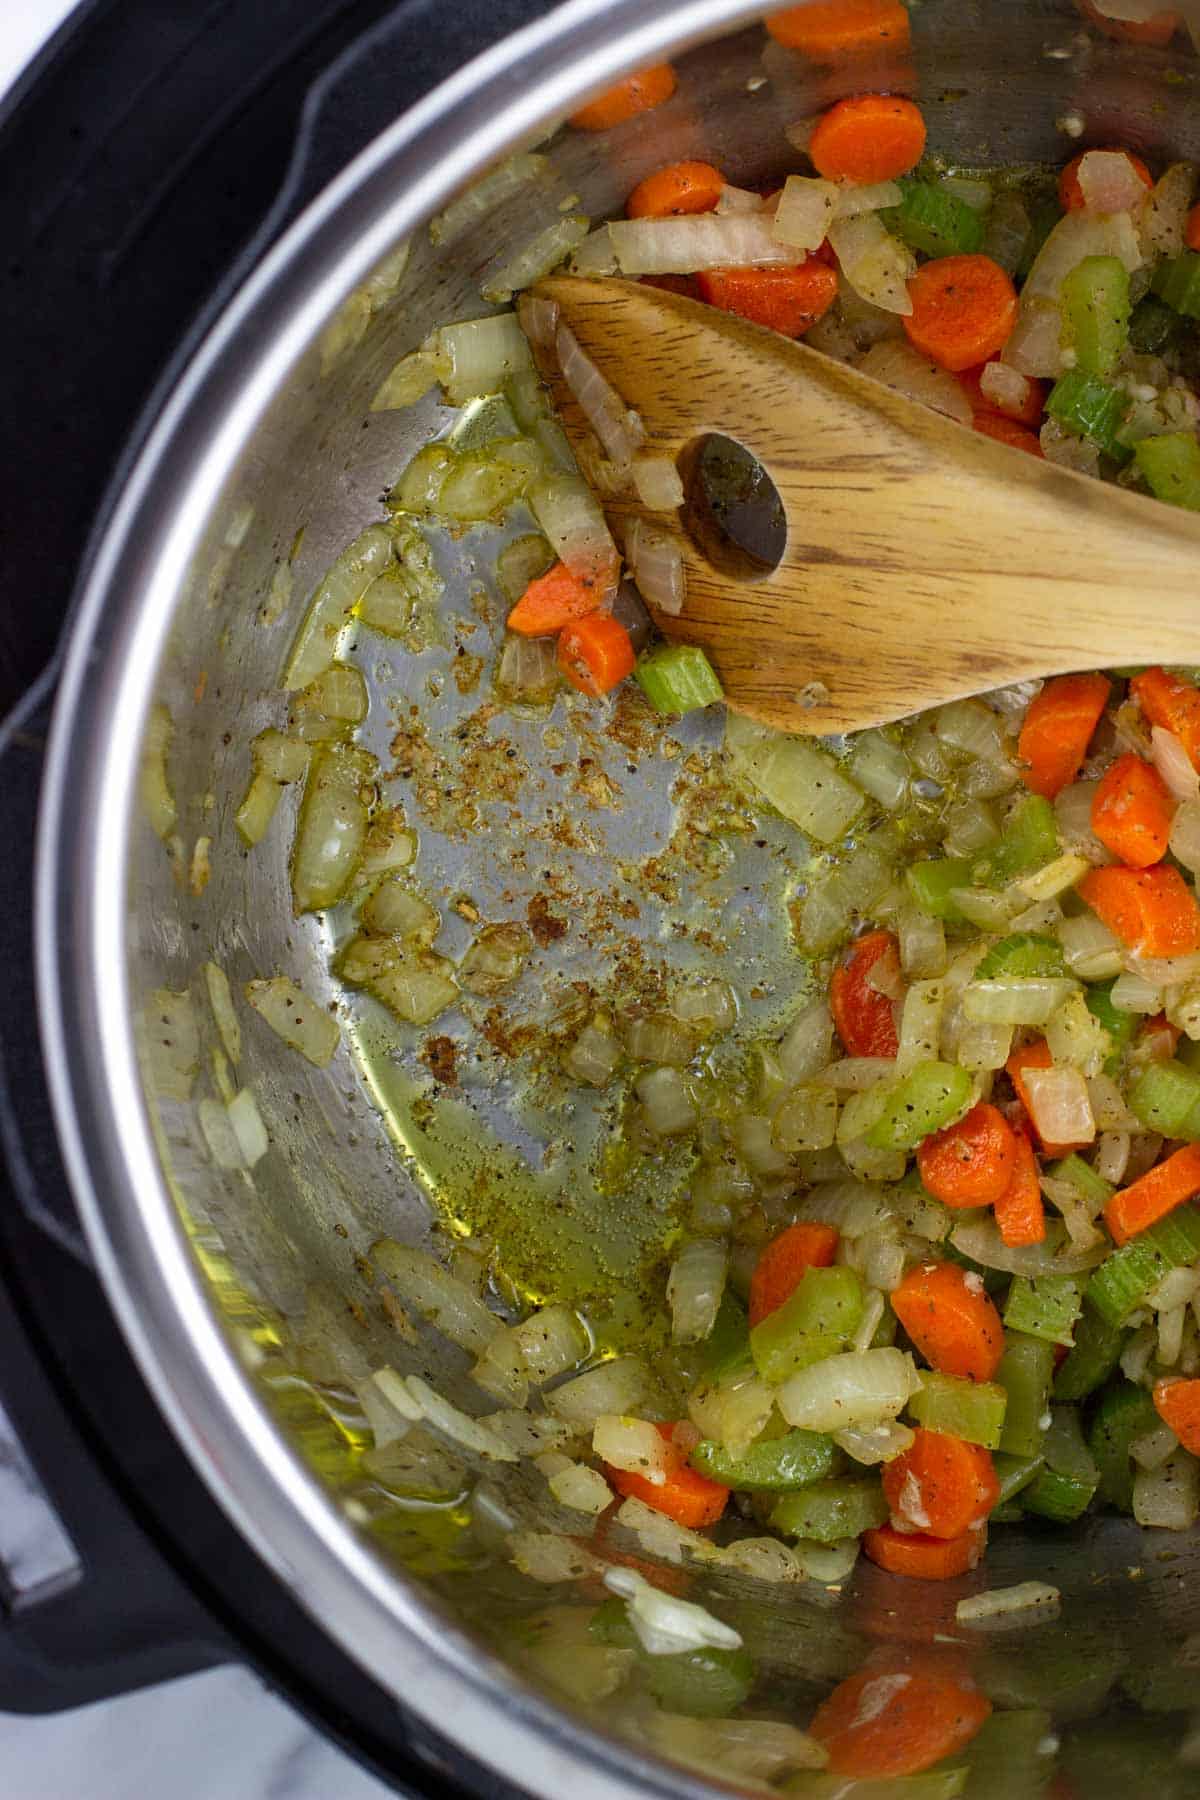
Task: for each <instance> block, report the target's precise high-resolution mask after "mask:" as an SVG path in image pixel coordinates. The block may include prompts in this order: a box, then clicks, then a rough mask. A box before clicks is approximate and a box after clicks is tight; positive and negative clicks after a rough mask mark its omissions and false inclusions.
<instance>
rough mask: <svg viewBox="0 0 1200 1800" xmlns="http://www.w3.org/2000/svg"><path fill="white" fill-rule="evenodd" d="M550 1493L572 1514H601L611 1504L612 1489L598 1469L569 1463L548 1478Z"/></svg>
mask: <svg viewBox="0 0 1200 1800" xmlns="http://www.w3.org/2000/svg"><path fill="white" fill-rule="evenodd" d="M550 1492H551V1493H552V1494H553V1495H554V1498H555V1499H556V1500H557V1501H558V1503H559V1505H560V1506H569V1507H570V1508H571V1509H572V1510H573V1511H574V1512H582V1513H591V1514H592V1515H593V1516H595V1515H596V1514H598V1513H602V1512H604V1511H605V1509H606V1508H607V1507H609V1506H611V1504H612V1489H611V1488H610V1487H609V1485H608V1483H607V1481H605V1479H604V1477H603V1475H601V1474H600V1472H599V1470H598V1469H589V1468H588V1467H587V1466H586V1465H585V1464H583V1463H577V1462H569V1463H568V1464H567V1467H566V1468H565V1469H560V1470H559V1471H558V1473H557V1474H555V1475H552V1476H551V1477H550Z"/></svg>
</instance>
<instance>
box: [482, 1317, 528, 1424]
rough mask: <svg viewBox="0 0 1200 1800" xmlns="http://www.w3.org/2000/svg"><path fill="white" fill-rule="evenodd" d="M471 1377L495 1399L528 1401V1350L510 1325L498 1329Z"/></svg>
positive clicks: (512, 1403)
mask: <svg viewBox="0 0 1200 1800" xmlns="http://www.w3.org/2000/svg"><path fill="white" fill-rule="evenodd" d="M471 1380H472V1381H473V1382H474V1383H475V1385H476V1387H481V1388H482V1389H483V1391H484V1393H485V1394H490V1395H491V1396H492V1399H493V1400H499V1401H501V1402H502V1403H504V1404H506V1405H508V1406H512V1407H523V1406H525V1405H527V1404H528V1401H529V1371H528V1369H527V1368H526V1366H525V1353H524V1351H523V1350H522V1348H521V1345H520V1343H519V1342H518V1339H517V1336H516V1333H515V1332H514V1331H513V1329H512V1327H511V1326H503V1327H500V1328H499V1329H498V1330H497V1331H496V1333H495V1335H494V1336H493V1337H492V1339H491V1340H490V1342H489V1343H488V1344H487V1345H486V1347H485V1348H484V1350H483V1352H482V1354H481V1355H480V1356H479V1358H478V1360H477V1361H476V1363H475V1365H474V1367H473V1368H472V1370H471ZM508 1441H509V1442H511V1439H509V1440H508Z"/></svg>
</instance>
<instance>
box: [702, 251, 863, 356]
mask: <svg viewBox="0 0 1200 1800" xmlns="http://www.w3.org/2000/svg"><path fill="white" fill-rule="evenodd" d="M696 282H697V285H698V286H699V289H700V293H701V296H702V297H703V298H704V299H705V300H707V301H708V303H709V305H710V306H719V307H720V309H721V311H722V312H731V313H737V315H738V317H739V318H742V319H749V320H750V322H751V324H752V325H765V326H767V327H768V329H769V330H771V331H779V332H782V334H783V336H784V337H790V338H796V337H803V335H804V333H805V332H806V331H807V330H808V329H809V327H810V326H811V325H815V324H816V322H817V320H818V319H819V318H821V317H822V315H823V314H825V313H827V312H828V311H829V308H830V307H831V306H832V305H833V303H834V301H835V300H836V299H837V291H838V278H837V271H836V270H835V269H831V268H830V267H829V265H828V263H826V262H823V261H822V260H821V259H820V258H819V257H817V256H810V257H809V258H808V260H807V261H806V262H802V263H796V264H795V265H794V266H790V267H784V268H766V269H704V270H702V271H701V272H700V274H698V275H697V277H696Z"/></svg>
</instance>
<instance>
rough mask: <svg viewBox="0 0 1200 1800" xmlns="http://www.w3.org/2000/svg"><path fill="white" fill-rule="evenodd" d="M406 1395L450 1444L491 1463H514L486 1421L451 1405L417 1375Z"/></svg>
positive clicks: (511, 1453) (410, 1380)
mask: <svg viewBox="0 0 1200 1800" xmlns="http://www.w3.org/2000/svg"><path fill="white" fill-rule="evenodd" d="M405 1385H406V1386H407V1388H408V1391H409V1394H410V1395H411V1396H412V1398H413V1399H414V1400H415V1401H416V1402H417V1404H418V1406H419V1407H420V1408H421V1412H422V1414H423V1416H424V1417H425V1418H426V1419H427V1420H428V1422H429V1424H430V1425H432V1426H433V1428H434V1430H435V1431H440V1432H441V1433H442V1434H443V1436H445V1437H448V1438H450V1439H451V1441H452V1442H453V1443H456V1444H461V1445H462V1447H463V1449H464V1450H474V1451H475V1452H476V1453H477V1454H478V1455H480V1456H486V1457H488V1458H490V1459H491V1460H492V1461H494V1462H516V1461H517V1460H518V1457H517V1453H516V1451H515V1450H512V1449H510V1448H509V1446H508V1444H506V1443H505V1441H504V1439H503V1438H502V1437H501V1436H500V1435H499V1433H498V1432H495V1431H493V1430H492V1429H491V1427H490V1426H489V1425H488V1423H487V1421H486V1419H473V1418H472V1417H471V1415H470V1414H469V1413H465V1412H463V1410H462V1408H461V1407H459V1406H454V1405H453V1404H452V1403H451V1402H450V1401H449V1400H447V1399H446V1398H445V1396H444V1395H442V1394H439V1393H438V1391H437V1389H436V1388H433V1387H430V1385H429V1383H428V1382H427V1381H425V1380H423V1379H422V1377H421V1376H420V1375H410V1376H409V1377H408V1378H407V1381H406V1384H405Z"/></svg>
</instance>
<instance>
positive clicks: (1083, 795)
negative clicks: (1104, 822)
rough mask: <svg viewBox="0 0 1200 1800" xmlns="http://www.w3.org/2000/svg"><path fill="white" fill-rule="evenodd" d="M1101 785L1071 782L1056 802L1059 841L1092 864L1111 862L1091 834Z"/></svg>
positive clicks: (1104, 850)
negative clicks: (1095, 805)
mask: <svg viewBox="0 0 1200 1800" xmlns="http://www.w3.org/2000/svg"><path fill="white" fill-rule="evenodd" d="M1098 785H1099V783H1098V782H1095V781H1072V782H1070V783H1069V784H1068V786H1066V787H1065V788H1062V789H1060V791H1059V793H1058V795H1057V796H1056V798H1055V801H1054V822H1055V824H1056V826H1057V827H1058V835H1059V837H1060V838H1061V839H1062V840H1063V842H1064V844H1066V845H1068V846H1069V847H1070V848H1071V849H1073V850H1078V852H1079V854H1080V855H1081V856H1086V857H1087V859H1088V861H1089V862H1092V863H1103V862H1108V861H1109V860H1110V858H1109V853H1108V851H1107V850H1106V849H1105V848H1104V845H1103V844H1102V843H1101V842H1100V840H1099V838H1098V837H1096V836H1095V834H1094V833H1093V831H1092V802H1093V801H1094V799H1095V797H1096V788H1097V787H1098Z"/></svg>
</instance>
